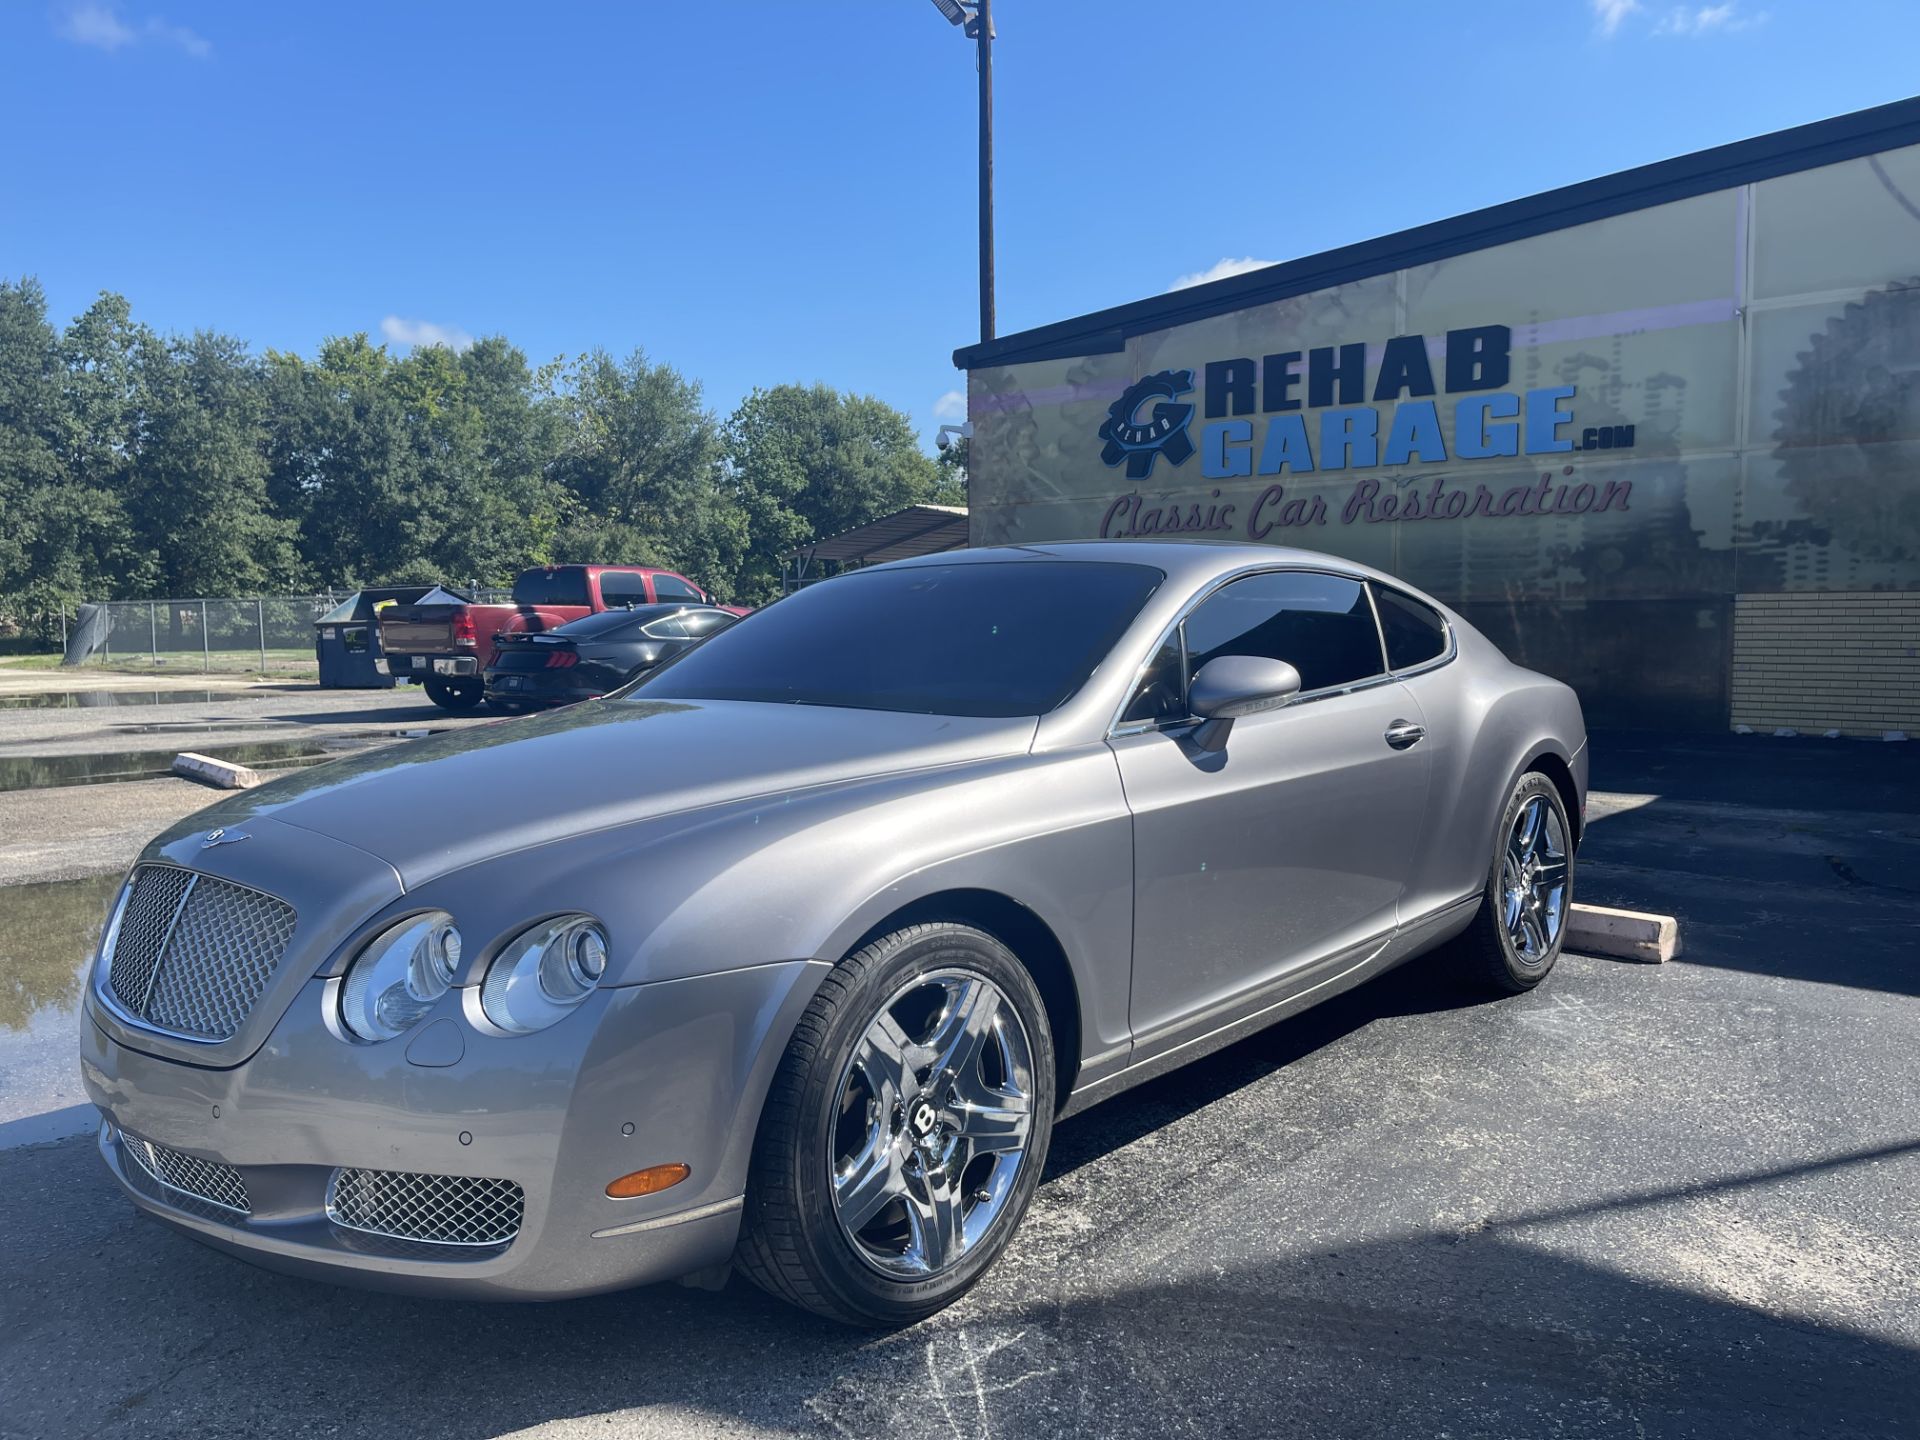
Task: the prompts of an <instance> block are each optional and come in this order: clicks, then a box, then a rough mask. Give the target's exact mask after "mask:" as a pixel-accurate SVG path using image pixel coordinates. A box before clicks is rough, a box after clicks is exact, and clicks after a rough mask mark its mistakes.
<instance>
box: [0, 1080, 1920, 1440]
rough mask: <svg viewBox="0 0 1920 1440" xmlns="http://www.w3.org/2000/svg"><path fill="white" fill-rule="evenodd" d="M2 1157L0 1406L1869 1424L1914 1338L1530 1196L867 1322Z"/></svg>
mask: <svg viewBox="0 0 1920 1440" xmlns="http://www.w3.org/2000/svg"><path fill="white" fill-rule="evenodd" d="M1115 1103H1121V1104H1123V1103H1124V1102H1115ZM1893 1148H1895V1149H1899V1150H1911V1149H1913V1148H1915V1147H1914V1146H1905V1147H1893ZM1870 1158H1871V1157H1842V1158H1840V1159H1839V1160H1837V1161H1835V1162H1833V1163H1837V1164H1850V1163H1864V1162H1865V1161H1867V1160H1869V1159H1870ZM0 1175H3V1176H4V1184H5V1193H6V1194H7V1195H8V1196H9V1199H10V1204H9V1210H10V1212H11V1213H12V1215H13V1216H14V1217H15V1220H14V1221H13V1223H12V1224H11V1225H10V1231H11V1233H10V1236H9V1251H10V1259H9V1268H10V1270H11V1271H12V1274H11V1276H10V1283H9V1286H8V1289H7V1296H6V1299H5V1301H4V1308H5V1311H6V1316H5V1320H6V1323H5V1327H4V1330H3V1331H0V1334H3V1335H4V1337H5V1338H4V1339H0V1362H4V1375H5V1380H4V1382H0V1383H3V1385H4V1389H5V1391H6V1392H7V1394H6V1397H5V1405H4V1409H0V1415H3V1416H4V1421H0V1423H4V1425H5V1427H6V1431H7V1433H9V1434H22V1435H27V1434H31V1435H42V1436H68V1435H81V1434H92V1433H95V1432H96V1431H102V1430H104V1431H105V1432H108V1433H113V1434H167V1435H195V1436H215V1435H230V1434H231V1435H243V1434H244V1435H261V1434H281V1433H290V1432H295V1431H298V1432H300V1433H309V1432H310V1433H325V1434H329V1435H342V1436H360V1435H366V1436H391V1435H410V1436H420V1437H428V1436H478V1435H485V1436H499V1435H507V1434H512V1433H514V1432H516V1431H519V1430H522V1429H525V1428H528V1427H532V1426H537V1425H540V1424H542V1423H543V1422H550V1421H556V1420H567V1419H580V1420H589V1419H592V1420H595V1421H598V1420H599V1418H600V1417H606V1418H607V1420H608V1422H609V1423H610V1424H613V1423H616V1422H619V1421H621V1420H622V1419H624V1420H625V1421H628V1422H631V1423H632V1424H633V1425H634V1427H635V1429H636V1430H637V1431H638V1433H652V1434H685V1433H690V1431H692V1430H694V1429H697V1430H698V1431H700V1432H703V1433H704V1432H709V1431H711V1432H714V1433H718V1432H722V1431H724V1432H727V1433H737V1432H738V1430H739V1429H741V1428H742V1427H751V1428H764V1429H767V1430H773V1431H799V1432H802V1433H828V1434H847V1435H866V1434H886V1435H899V1436H914V1435H934V1434H938V1435H959V1436H975V1435H988V1434H1025V1435H1052V1434H1066V1433H1078V1434H1088V1435H1100V1436H1132V1435H1142V1436H1162V1435H1165V1434H1168V1433H1172V1432H1178V1433H1195V1434H1201V1435H1213V1436H1239V1435H1270V1434H1279V1433H1303V1434H1333V1433H1339V1434H1401V1433H1422V1434H1441V1433H1453V1434H1505V1435H1532V1434H1546V1433H1554V1434H1562V1435H1609V1434H1616V1433H1640V1434H1672V1435H1683V1434H1684V1435H1726V1436H1742V1437H1746V1436H1754V1435H1774V1434H1781V1435H1785V1434H1814V1433H1821V1434H1836V1433H1843V1432H1844V1433H1849V1434H1869V1435H1893V1434H1897V1433H1900V1431H1901V1427H1903V1426H1905V1425H1907V1424H1909V1423H1910V1421H1911V1418H1912V1414H1913V1411H1912V1405H1913V1401H1914V1395H1915V1379H1914V1377H1915V1374H1916V1369H1915V1367H1916V1363H1917V1361H1920V1357H1917V1356H1916V1354H1915V1352H1914V1351H1912V1350H1909V1349H1906V1348H1904V1347H1902V1346H1900V1345H1897V1344H1890V1343H1887V1342H1885V1341H1882V1340H1878V1339H1874V1338H1870V1337H1868V1336H1864V1335H1861V1334H1857V1333H1852V1332H1850V1331H1849V1330H1847V1329H1844V1328H1840V1327H1837V1326H1836V1327H1827V1326H1823V1325H1819V1324H1814V1323H1809V1322H1808V1321H1807V1320H1805V1319H1804V1318H1788V1317H1784V1316H1779V1315H1775V1314H1770V1313H1767V1312H1766V1311H1765V1310H1762V1309H1756V1308H1752V1307H1750V1306H1747V1305H1741V1304H1734V1303H1727V1302H1724V1301H1720V1300H1716V1299H1714V1298H1711V1297H1709V1296H1705V1295H1702V1294H1697V1293H1690V1292H1687V1291H1682V1290H1679V1289H1675V1288H1672V1287H1669V1286H1663V1285H1657V1284H1649V1283H1644V1282H1641V1281H1637V1280H1635V1279H1634V1278H1632V1277H1631V1275H1630V1274H1626V1273H1618V1272H1616V1271H1614V1270H1611V1269H1607V1268H1601V1267H1599V1266H1596V1265H1594V1264H1591V1263H1587V1262H1585V1261H1581V1260H1577V1259H1574V1258H1571V1257H1569V1256H1567V1255H1564V1254H1558V1253H1555V1249H1554V1245H1555V1241H1554V1236H1553V1233H1552V1232H1551V1231H1550V1230H1549V1231H1547V1232H1545V1233H1536V1232H1535V1229H1534V1227H1536V1226H1539V1225H1541V1224H1542V1223H1543V1222H1544V1221H1546V1220H1550V1219H1551V1218H1553V1217H1542V1216H1528V1217H1524V1218H1522V1219H1521V1220H1519V1221H1516V1222H1514V1223H1513V1224H1511V1225H1502V1226H1498V1227H1488V1228H1486V1229H1483V1230H1479V1231H1476V1232H1470V1233H1459V1232H1448V1231H1444V1230H1435V1231H1434V1232H1433V1233H1428V1234H1415V1235H1407V1236H1397V1235H1396V1236H1387V1237H1382V1238H1375V1239H1367V1240H1364V1241H1360V1242H1358V1243H1354V1244H1352V1245H1343V1246H1340V1247H1339V1248H1336V1249H1326V1248H1316V1247H1312V1246H1306V1247H1303V1248H1302V1249H1301V1250H1300V1252H1299V1253H1294V1254H1287V1253H1277V1254H1276V1253H1268V1254H1266V1255H1262V1256H1253V1257H1248V1258H1244V1259H1241V1260H1238V1261H1235V1262H1233V1263H1229V1264H1224V1265H1220V1266H1211V1267H1208V1269H1207V1273H1204V1274H1192V1273H1173V1274H1168V1275H1158V1274H1154V1275H1145V1276H1127V1277H1125V1278H1122V1277H1121V1276H1120V1275H1119V1274H1116V1273H1113V1272H1112V1271H1110V1270H1109V1269H1107V1268H1103V1267H1102V1266H1101V1265H1099V1264H1098V1263H1094V1264H1087V1263H1085V1261H1084V1260H1083V1259H1082V1257H1077V1256H1075V1255H1074V1254H1072V1253H1071V1252H1069V1253H1067V1254H1065V1255H1060V1256H1047V1255H1038V1254H1027V1255H1024V1256H1023V1255H1020V1253H1019V1251H1020V1248H1021V1247H1016V1252H1015V1256H1013V1257H1010V1259H1012V1260H1013V1261H1014V1264H1013V1265H1011V1266H1010V1267H1008V1268H1009V1269H1011V1270H1012V1271H1013V1272H1014V1273H1015V1274H1016V1275H1017V1276H1018V1277H1019V1280H1018V1283H1004V1282H1001V1283H993V1282H990V1283H989V1285H988V1286H986V1287H983V1290H982V1291H980V1292H977V1293H976V1295H975V1296H974V1297H973V1298H971V1299H969V1300H968V1301H967V1302H965V1303H964V1304H963V1305H962V1306H960V1307H958V1308H957V1309H956V1310H954V1311H951V1312H949V1313H948V1314H947V1315H945V1316H943V1317H940V1318H939V1319H937V1320H935V1321H933V1322H930V1323H929V1324H926V1325H923V1326H920V1327H917V1328H916V1329H914V1330H912V1331H908V1332H903V1333H900V1334H897V1335H891V1336H886V1335H879V1336H876V1335H871V1334H863V1333H858V1332H853V1331H847V1330H842V1329H839V1328H837V1327H834V1326H831V1325H825V1324H822V1323H820V1322H817V1321H814V1320H810V1319H808V1318H806V1317H803V1316H801V1315H800V1314H798V1313H797V1312H793V1311H789V1310H787V1309H785V1308H784V1307H782V1306H780V1305H778V1304H776V1303H774V1302H772V1301H770V1300H766V1299H764V1298H762V1297H760V1296H759V1295H758V1294H757V1293H756V1292H754V1291H752V1290H751V1289H749V1288H746V1287H744V1286H743V1285H740V1284H739V1283H738V1282H736V1283H735V1285H734V1286H733V1287H731V1288H730V1289H729V1290H728V1291H727V1292H726V1293H725V1294H721V1295H707V1294H699V1293H694V1292H688V1291H683V1290H678V1289H674V1288H657V1289H653V1290H647V1291H636V1292H631V1293H628V1294H625V1295H616V1296H608V1297H602V1298H598V1299H592V1300H584V1301H574V1302H568V1303H564V1304H557V1305H548V1306H484V1307H483V1306H472V1305H459V1304H444V1303H431V1302H422V1301H415V1300H405V1299H398V1298H391V1297H385V1296H378V1295H367V1294H361V1293H358V1292H353V1291H343V1290H336V1289H332V1288H330V1287H326V1286H323V1285H319V1284H314V1283H311V1282H306V1281H300V1280H293V1279H288V1278H283V1277H279V1276H274V1275H269V1274H267V1273H265V1272H261V1271H256V1270H253V1269H251V1268H249V1267H247V1266H245V1265H243V1264H240V1263H239V1262H236V1261H233V1260H229V1259H227V1258H225V1257H223V1256H220V1255H216V1254H214V1253H212V1252H210V1251H207V1250H203V1249H201V1248H200V1247H198V1246H196V1245H194V1244H193V1243H192V1242H190V1241H188V1240H186V1239H184V1238H181V1237H178V1236H175V1235H173V1234H172V1233H171V1232H168V1231H165V1230H163V1229H162V1228H161V1227H160V1226H159V1225H157V1224H155V1223H153V1222H151V1221H143V1220H136V1219H135V1217H134V1216H133V1214H132V1212H131V1210H130V1208H129V1207H128V1206H127V1205H126V1204H125V1203H124V1202H123V1201H121V1200H119V1198H118V1197H117V1196H115V1195H113V1194H112V1193H111V1192H110V1191H109V1190H108V1188H107V1186H106V1185H105V1183H104V1180H103V1177H102V1176H101V1175H100V1174H99V1172H98V1169H97V1162H96V1160H95V1158H94V1156H93V1155H92V1153H91V1149H90V1147H89V1146H88V1145H87V1144H85V1143H84V1142H82V1143H68V1144H65V1145H60V1146H52V1147H45V1148H41V1149H37V1150H30V1151H20V1152H14V1153H13V1154H10V1155H7V1156H4V1157H0ZM1771 1178H1772V1177H1768V1176H1764V1175H1762V1176H1752V1175H1747V1176H1741V1177H1737V1178H1736V1179H1735V1181H1734V1183H1736V1184H1741V1185H1746V1184H1755V1183H1767V1182H1768V1181H1769V1180H1770V1179H1771ZM1694 1188H1696V1189H1697V1187H1694ZM1664 1198H1667V1197H1663V1196H1659V1195H1654V1196H1637V1197H1632V1198H1631V1199H1630V1200H1629V1201H1628V1202H1627V1203H1637V1204H1648V1203H1658V1202H1659V1201H1661V1200H1662V1199H1664ZM1603 1208H1604V1207H1603ZM22 1222H24V1223H22ZM1026 1248H1028V1249H1032V1248H1035V1247H1033V1246H1031V1245H1029V1246H1027V1247H1026ZM1272 1248H1273V1249H1275V1250H1282V1251H1284V1247H1283V1246H1278V1245H1276V1246H1274V1247H1272ZM1035 1295H1044V1296H1045V1297H1046V1298H1045V1299H1040V1300H1035V1299H1032V1298H1030V1297H1033V1296H1035ZM1023 1297H1026V1298H1023ZM644 1410H651V1411H653V1412H654V1413H652V1414H651V1415H633V1414H628V1413H626V1412H633V1411H644ZM643 1420H645V1421H646V1422H647V1423H645V1424H642V1423H641V1422H642V1421H643ZM596 1433H604V1431H601V1430H600V1429H599V1428H598V1426H597V1425H596ZM1907 1433H1911V1432H1910V1431H1908V1432H1907Z"/></svg>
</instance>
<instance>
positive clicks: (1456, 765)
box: [1401, 611, 1587, 920]
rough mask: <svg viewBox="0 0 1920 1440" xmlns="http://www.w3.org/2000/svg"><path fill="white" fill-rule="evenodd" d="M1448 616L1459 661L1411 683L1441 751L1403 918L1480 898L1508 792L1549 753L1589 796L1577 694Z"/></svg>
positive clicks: (1429, 736)
mask: <svg viewBox="0 0 1920 1440" xmlns="http://www.w3.org/2000/svg"><path fill="white" fill-rule="evenodd" d="M1447 618H1448V620H1449V621H1450V622H1451V623H1452V625H1453V627H1454V633H1455V636H1456V639H1457V643H1458V647H1459V649H1458V654H1457V655H1456V657H1455V658H1454V660H1453V661H1452V663H1450V664H1447V665H1442V666H1441V667H1439V668H1438V669H1436V670H1431V671H1428V672H1427V673H1426V674H1424V675H1417V676H1413V677H1410V678H1409V679H1408V680H1407V681H1406V682H1405V683H1406V685H1407V686H1408V688H1409V689H1410V690H1411V691H1412V692H1413V695H1414V697H1415V698H1416V699H1417V700H1418V701H1419V703H1420V707H1421V710H1422V711H1423V712H1424V715H1425V720H1426V726H1427V740H1426V741H1425V742H1424V743H1427V744H1430V745H1432V746H1433V747H1434V750H1435V754H1434V757H1433V779H1432V782H1431V788H1430V790H1429V796H1430V801H1429V807H1428V811H1427V815H1428V825H1429V830H1428V834H1427V838H1426V841H1425V842H1424V843H1423V844H1422V846H1421V854H1420V857H1419V859H1418V862H1417V864H1416V868H1415V871H1414V874H1413V876H1412V877H1411V879H1410V882H1409V884H1408V887H1407V895H1406V898H1405V900H1404V901H1403V902H1402V909H1401V916H1402V919H1403V920H1410V919H1413V918H1416V917H1419V916H1422V915H1425V914H1428V913H1430V912H1432V911H1434V910H1437V909H1439V908H1441V907H1443V906H1446V905H1448V904H1451V903H1453V902H1455V901H1458V900H1462V899H1467V898H1470V897H1473V896H1475V895H1477V894H1479V892H1480V890H1481V888H1482V887H1483V886H1484V885H1485V884H1486V881H1487V873H1488V868H1489V866H1490V865H1491V864H1492V859H1493V843H1494V831H1495V830H1496V828H1497V827H1498V825H1499V822H1500V814H1501V811H1502V809H1503V808H1504V807H1505V805H1506V799H1507V795H1508V794H1509V793H1510V792H1511V790H1512V788H1513V785H1514V782H1515V781H1517V780H1518V779H1519V777H1520V776H1521V775H1522V774H1523V773H1525V772H1526V771H1527V770H1529V769H1531V768H1534V766H1535V765H1537V764H1538V762H1539V760H1540V758H1541V757H1542V756H1545V755H1551V756H1554V757H1556V758H1557V759H1558V760H1559V761H1561V762H1562V763H1563V764H1565V765H1566V766H1567V768H1568V770H1570V771H1571V772H1572V774H1573V776H1574V778H1575V782H1576V786H1577V789H1578V792H1579V797H1580V799H1581V800H1584V798H1585V794H1586V739H1587V735H1586V725H1585V722H1584V720H1583V719H1582V716H1581V713H1580V702H1579V700H1578V698H1577V697H1576V696H1575V695H1574V693H1573V691H1572V690H1570V689H1569V688H1568V687H1567V686H1565V685H1563V684H1561V683H1560V682H1559V681H1558V680H1554V679H1551V678H1549V677H1548V676H1545V675H1540V674H1537V673H1535V672H1534V671H1531V670H1525V669H1522V668H1521V667H1519V666H1518V665H1515V664H1513V663H1512V662H1511V661H1509V660H1508V659H1507V658H1506V657H1505V656H1504V655H1502V654H1501V653H1500V651H1499V649H1498V648H1497V647H1495V646H1494V644H1493V643H1492V642H1491V641H1490V640H1488V639H1487V638H1486V637H1485V636H1483V635H1481V634H1480V632H1479V631H1477V630H1475V629H1473V627H1472V626H1470V625H1468V624H1467V622H1466V621H1464V620H1462V619H1461V618H1460V617H1459V616H1458V615H1455V614H1453V613H1452V612H1451V611H1449V612H1448V614H1447ZM1575 808H1576V810H1577V809H1578V808H1579V806H1578V803H1576V806H1575ZM1575 822H1576V824H1577V823H1578V816H1577V814H1576V816H1575Z"/></svg>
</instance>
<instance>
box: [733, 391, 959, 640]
mask: <svg viewBox="0 0 1920 1440" xmlns="http://www.w3.org/2000/svg"><path fill="white" fill-rule="evenodd" d="M727 459H728V468H729V473H730V475H731V479H732V483H733V488H734V493H735V496H736V497H737V499H738V502H739V505H740V508H741V510H742V511H743V512H744V514H745V517H746V522H747V533H748V535H749V536H750V542H749V544H748V546H747V550H746V553H745V555H744V556H743V557H742V560H741V565H740V579H739V582H738V587H737V588H738V592H739V594H740V595H741V596H742V597H743V598H745V599H749V600H752V601H755V602H760V601H765V600H769V599H772V598H773V597H774V596H776V595H778V594H779V591H780V556H781V555H782V554H784V553H785V552H786V551H788V550H791V549H793V548H794V547H795V546H797V545H801V544H804V543H805V542H806V541H808V540H811V539H813V538H815V537H816V536H825V535H836V534H838V533H840V532H841V531H843V530H851V529H852V528H853V527H854V526H856V525H864V524H865V523H866V522H867V521H869V520H873V519H876V518H878V517H879V516H881V515H885V514H888V513H890V512H891V511H894V510H898V509H901V508H902V507H904V506H907V505H914V504H922V503H927V502H933V501H935V500H936V497H940V496H943V495H947V494H950V493H951V490H950V488H943V486H942V483H941V472H940V467H939V466H937V465H935V464H934V462H933V461H932V460H931V459H929V458H928V456H927V454H926V452H925V451H924V450H922V449H921V448H920V442H919V440H918V438H917V437H916V436H915V435H914V433H913V424H912V422H911V421H910V420H909V419H908V418H907V417H906V416H905V415H903V414H902V413H901V412H900V411H898V410H896V409H894V408H893V407H892V406H891V405H888V404H887V403H886V402H884V401H882V400H877V399H875V398H874V397H873V396H871V395H853V394H842V393H841V392H839V391H837V390H834V389H833V388H832V387H830V386H827V385H778V386H775V387H774V388H773V389H771V390H755V391H754V392H753V393H752V394H751V395H749V396H747V398H746V399H745V400H743V401H741V402H740V408H739V409H738V410H736V411H734V413H733V418H732V419H731V420H730V421H729V422H728V425H727Z"/></svg>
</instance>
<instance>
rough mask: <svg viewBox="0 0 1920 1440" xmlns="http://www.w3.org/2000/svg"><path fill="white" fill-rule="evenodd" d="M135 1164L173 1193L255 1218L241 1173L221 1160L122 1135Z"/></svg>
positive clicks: (251, 1202)
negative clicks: (199, 1156)
mask: <svg viewBox="0 0 1920 1440" xmlns="http://www.w3.org/2000/svg"><path fill="white" fill-rule="evenodd" d="M120 1138H121V1140H122V1141H123V1142H124V1143H125V1146H126V1153H127V1154H128V1155H129V1156H130V1157H132V1160H133V1163H134V1164H136V1165H138V1166H139V1167H140V1168H141V1169H142V1170H144V1171H146V1172H147V1174H148V1175H149V1176H151V1177H152V1178H153V1179H154V1180H156V1181H158V1182H159V1183H160V1184H161V1185H163V1186H165V1187H166V1188H167V1189H169V1190H178V1191H179V1192H180V1193H181V1194H183V1195H191V1196H193V1197H194V1199H196V1200H203V1201H205V1202H206V1203H207V1204H209V1205H217V1206H219V1207H220V1208H221V1209H222V1210H231V1211H232V1212H233V1213H234V1214H236V1215H251V1214H252V1213H253V1201H252V1199H251V1198H250V1197H249V1196H248V1194H247V1184H246V1182H245V1181H244V1180H242V1179H241V1178H240V1172H239V1171H238V1170H236V1169H234V1168H233V1166H231V1165H222V1164H221V1163H220V1162H219V1161H217V1160H201V1159H198V1158H196V1157H195V1156H192V1155H189V1154H187V1153H186V1152H185V1151H182V1150H169V1149H168V1148H167V1147H166V1146H164V1145H156V1144H154V1143H153V1142H152V1141H151V1140H141V1139H138V1138H136V1137H135V1136H132V1135H126V1134H122V1135H121V1137H120Z"/></svg>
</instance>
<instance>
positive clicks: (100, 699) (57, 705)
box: [0, 690, 252, 710]
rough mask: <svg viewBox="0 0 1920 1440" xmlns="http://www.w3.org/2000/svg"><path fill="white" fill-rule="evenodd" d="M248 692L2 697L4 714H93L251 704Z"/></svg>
mask: <svg viewBox="0 0 1920 1440" xmlns="http://www.w3.org/2000/svg"><path fill="white" fill-rule="evenodd" d="M251 698H252V696H251V695H250V694H249V693H248V692H247V691H245V690H56V691H48V692H46V693H43V694H36V695H0V710H91V709H94V708H96V707H112V706H115V705H208V704H218V703H220V702H221V701H224V700H248V699H251Z"/></svg>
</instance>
